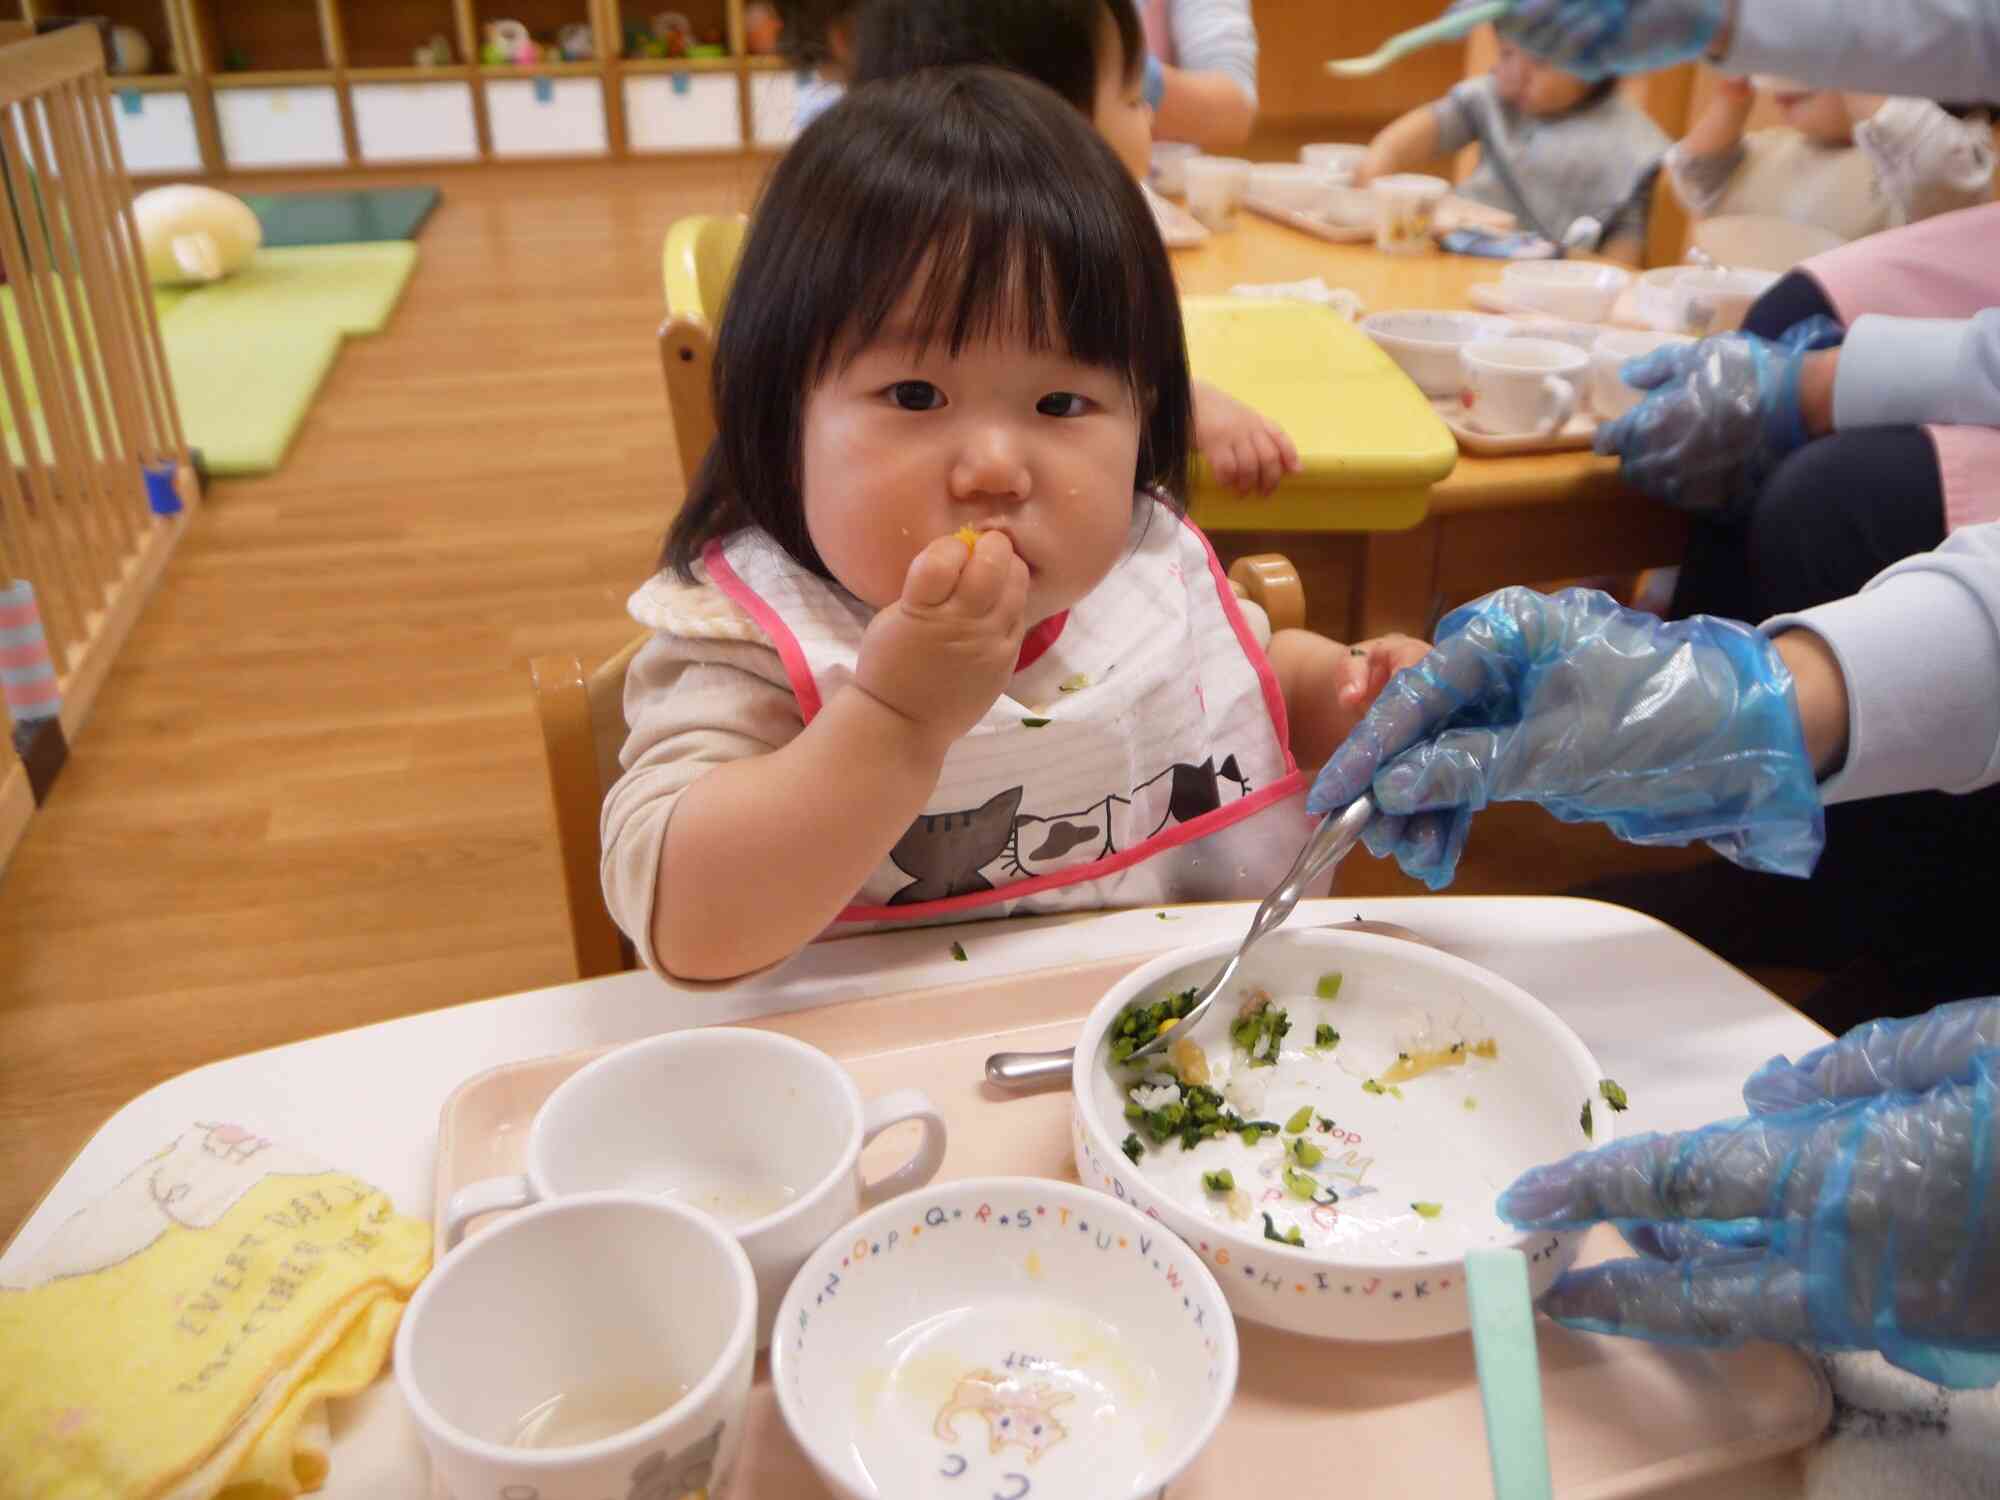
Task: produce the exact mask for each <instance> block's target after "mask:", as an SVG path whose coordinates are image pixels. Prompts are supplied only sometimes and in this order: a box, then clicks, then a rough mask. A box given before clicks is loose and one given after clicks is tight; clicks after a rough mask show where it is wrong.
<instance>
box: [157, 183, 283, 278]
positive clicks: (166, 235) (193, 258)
mask: <svg viewBox="0 0 2000 1500" xmlns="http://www.w3.org/2000/svg"><path fill="white" fill-rule="evenodd" d="M132 217H133V219H134V220H135V222H136V223H137V224H138V226H139V248H140V251H141V253H142V254H143V255H144V256H145V258H146V275H147V277H148V278H149V279H150V280H151V281H152V282H153V284H154V285H156V286H172V285H175V284H177V283H180V284H185V283H191V282H209V281H220V280H222V278H223V277H225V276H227V275H229V274H230V273H231V272H232V271H240V270H241V269H242V268H243V267H244V266H246V265H248V264H249V263H250V257H251V256H253V255H255V254H256V253H257V247H258V246H259V245H261V244H263V243H264V226H263V225H261V224H259V223H258V222H257V216H256V215H255V214H253V213H252V212H250V208H249V205H247V204H246V203H244V201H243V200H242V199H241V198H237V197H233V196H231V195H230V194H228V193H223V192H218V191H216V190H215V189H214V188H205V187H160V188H151V189H149V190H147V191H146V192H143V193H141V194H140V195H139V196H138V197H136V198H134V199H133V200H132Z"/></svg>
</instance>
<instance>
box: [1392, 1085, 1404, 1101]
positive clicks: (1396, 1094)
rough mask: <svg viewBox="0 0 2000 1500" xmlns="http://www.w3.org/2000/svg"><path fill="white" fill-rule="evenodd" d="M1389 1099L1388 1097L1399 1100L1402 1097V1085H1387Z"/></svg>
mask: <svg viewBox="0 0 2000 1500" xmlns="http://www.w3.org/2000/svg"><path fill="white" fill-rule="evenodd" d="M1389 1097H1390V1098H1392V1099H1400V1098H1402V1097H1403V1086H1402V1085H1401V1084H1400V1083H1392V1084H1390V1085H1389Z"/></svg>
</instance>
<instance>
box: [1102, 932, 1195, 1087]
mask: <svg viewBox="0 0 2000 1500" xmlns="http://www.w3.org/2000/svg"><path fill="white" fill-rule="evenodd" d="M1160 915H1161V916H1162V917H1164V916H1165V915H1166V913H1164V912H1162V913H1161V914H1160ZM1194 996H1195V992H1194V990H1193V988H1192V987H1190V988H1188V989H1184V990H1177V991H1175V992H1174V993H1173V994H1170V995H1166V996H1164V997H1162V998H1161V999H1158V1000H1155V1001H1153V1002H1152V1003H1151V1004H1150V1005H1149V1004H1147V1003H1145V1002H1144V1001H1137V1000H1135V1001H1134V1002H1133V1003H1132V1004H1130V1005H1128V1006H1126V1007H1125V1010H1124V1013H1123V1014H1121V1015H1120V1016H1119V1017H1118V1019H1117V1021H1115V1022H1114V1023H1113V1024H1112V1027H1111V1061H1112V1062H1114V1063H1122V1062H1125V1061H1127V1060H1128V1059H1129V1058H1130V1057H1131V1056H1132V1054H1133V1053H1134V1052H1137V1051H1138V1050H1139V1049H1140V1048H1141V1047H1143V1046H1145V1045H1146V1044H1147V1043H1148V1042H1150V1041H1152V1040H1153V1038H1154V1037H1156V1036H1158V1035H1159V1034H1160V1033H1161V1032H1162V1031H1165V1030H1167V1029H1168V1026H1169V1023H1171V1022H1177V1021H1180V1020H1182V1019H1183V1018H1184V1017H1185V1016H1186V1015H1187V1013H1188V1012H1189V1011H1191V1010H1193V1009H1194Z"/></svg>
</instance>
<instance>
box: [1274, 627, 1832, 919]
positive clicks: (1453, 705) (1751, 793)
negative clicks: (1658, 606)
mask: <svg viewBox="0 0 2000 1500" xmlns="http://www.w3.org/2000/svg"><path fill="white" fill-rule="evenodd" d="M1371 787H1372V788H1373V790H1374V793H1375V800H1376V802H1377V803H1378V804H1379V805H1380V806H1381V808H1382V811H1383V813H1384V814H1385V815H1386V816H1384V817H1381V818H1378V819H1377V820H1376V821H1375V823H1373V824H1371V825H1370V827H1369V829H1368V831H1367V839H1368V846H1369V848H1370V849H1371V850H1373V851H1374V852H1375V853H1376V854H1377V855H1384V854H1388V853H1391V852H1393V853H1394V854H1395V856H1396V859H1397V862H1398V863H1399V864H1401V865H1402V867H1403V869H1404V870H1405V871H1406V872H1407V873H1409V874H1411V875H1413V876H1415V877H1416V878H1418V879H1419V880H1422V881H1424V882H1425V883H1426V884H1427V885H1429V886H1430V887H1431V889H1433V890H1437V889H1439V888H1441V887H1443V886H1445V885H1448V884H1450V883H1451V878H1452V875H1453V873H1454V871H1455V870H1456V869H1457V865H1458V856H1459V853H1460V851H1461V850H1462V849H1463V848H1464V846H1465V834H1466V828H1467V825H1468V824H1469V822H1470V820H1471V816H1472V814H1473V813H1475V812H1477V811H1478V810H1479V809H1481V808H1483V807H1485V806H1486V804H1487V803H1489V802H1535V803H1539V804H1540V805H1541V806H1543V807H1544V808H1546V809H1548V811H1549V812H1551V813H1553V814H1554V815H1555V816H1556V817H1558V818H1561V819H1563V821H1565V822H1569V823H1581V822H1594V823H1603V824H1606V825H1607V826H1608V827H1610V829H1611V831H1612V832H1614V833H1616V834H1617V835H1618V836H1619V837H1620V838H1622V839H1625V840H1626V841H1627V842H1629V843H1635V844H1686V843H1690V842H1692V841H1694V840H1696V839H1705V840H1707V842H1708V843H1709V845H1710V846H1711V847H1712V848H1714V849H1716V850H1718V851H1719V852H1721V853H1722V854H1724V855H1727V856H1728V857H1729V858H1730V859H1733V860H1735V861H1736V863H1738V864H1740V865H1744V866H1746V867H1748V868H1750V869H1753V870H1769V871H1774V872H1777V873H1781V874H1787V875H1805V874H1807V873H1809V872H1810V871H1811V869H1812V867H1813V863H1814V861H1815V860H1817V859H1818V857H1819V850H1820V845H1821V844H1822V843H1823V842H1824V840H1825V822H1824V817H1823V815H1822V812H1821V809H1820V801H1819V790H1818V786H1817V782H1816V779H1815V777H1814V775H1813V768H1812V764H1811V762H1810V761H1809V760H1808V759H1807V758H1806V750H1805V739H1804V732H1803V730H1802V729H1801V727H1800V724H1799V713H1798V704H1797V702H1796V700H1795V698H1794V696H1793V692H1792V677H1791V673H1790V672H1789V671H1788V670H1786V667H1785V664H1784V661H1783V659H1782V658H1781V657H1779V655H1778V654H1777V652H1776V651H1775V650H1774V649H1773V648H1772V646H1771V643H1770V642H1769V641H1767V640H1766V639H1765V638H1764V637H1763V636H1761V635H1760V634H1758V633H1757V632H1756V631H1754V630H1752V629H1750V628H1749V627H1748V626H1744V625H1738V624H1734V623H1733V622H1731V621H1728V620H1718V619H1713V618H1711V617H1708V616H1697V617H1696V618H1694V619H1691V620H1682V621H1677V622H1675V623H1672V624H1668V623H1666V622H1664V621H1661V620H1659V619H1657V618H1655V617H1654V616H1652V615H1645V614H1639V613H1637V612H1635V611H1632V610H1627V609H1621V608H1620V607H1619V606H1618V604H1617V603H1616V602H1615V601H1614V600H1613V599H1612V598H1611V597H1610V596H1609V595H1608V594H1601V593H1597V592H1594V591H1592V590H1587V589H1568V590H1565V591H1564V592H1562V593H1560V594H1554V595H1547V594H1538V593H1535V592H1534V591H1533V590H1532V589H1522V588H1510V589H1502V590H1500V591H1499V592H1498V593H1496V594H1489V595H1487V597H1486V598H1484V599H1481V600H1479V601H1477V602H1476V603H1473V604H1468V605H1466V606H1465V607H1464V608H1462V609H1457V610H1454V611H1453V612H1452V613H1451V614H1449V615H1447V616H1446V617H1445V619H1444V621H1443V623H1442V624H1440V625H1439V627H1438V639H1437V646H1436V648H1435V649H1434V650H1433V651H1432V652H1431V654H1430V655H1429V656H1427V657H1425V658H1424V659H1423V660H1422V661H1421V662H1419V663H1417V665H1416V666H1414V667H1410V668H1408V669H1406V670H1405V671H1402V672H1399V673H1397V674H1396V676H1395V677H1393V678H1391V679H1390V681H1389V684H1388V686H1387V687H1385V688H1384V689H1383V690H1382V695H1381V696H1380V697H1379V698H1377V699H1376V700H1375V705H1374V707H1372V708H1371V709H1369V711H1368V713H1367V715H1366V716H1365V717H1364V718H1363V719H1362V721H1361V722H1360V723H1359V724H1358V725H1356V726H1355V729H1354V732H1353V733H1352V734H1350V735H1349V736H1348V737H1347V739H1346V741H1345V742H1344V743H1343V744H1342V745H1341V746H1340V748H1339V749H1338V750H1336V751H1335V752H1334V753H1333V755H1332V757H1331V758H1330V759H1329V760H1328V761H1327V763H1326V765H1325V766H1324V767H1323V768H1322V769H1321V771H1320V773H1319V777H1318V779H1317V780H1316V781H1314V783H1313V788H1312V792H1311V794H1310V796H1309V797H1308V798H1307V804H1306V805H1307V806H1308V807H1309V808H1310V809H1311V810H1312V811H1313V812H1315V813H1324V812H1328V811H1331V810H1332V809H1334V808H1338V807H1344V806H1346V805H1347V804H1348V803H1349V802H1351V801H1353V800H1354V799H1355V798H1356V797H1358V796H1360V795H1361V794H1362V793H1363V792H1365V791H1368V790H1369V789H1370V788H1371Z"/></svg>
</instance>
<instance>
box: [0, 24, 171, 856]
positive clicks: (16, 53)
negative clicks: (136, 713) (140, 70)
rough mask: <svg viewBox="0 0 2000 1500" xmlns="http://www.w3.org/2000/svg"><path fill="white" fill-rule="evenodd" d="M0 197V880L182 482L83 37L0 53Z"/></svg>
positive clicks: (135, 599)
mask: <svg viewBox="0 0 2000 1500" xmlns="http://www.w3.org/2000/svg"><path fill="white" fill-rule="evenodd" d="M9 31H16V29H15V28H4V29H0V42H5V41H6V40H7V33H8V32H9ZM0 188H4V191H5V194H6V199H7V215H6V218H5V220H4V222H0V271H4V272H5V278H6V282H5V286H4V287H0V313H4V318H0V323H4V327H0V427H4V429H5V434H4V435H5V439H6V444H7V450H8V451H7V460H8V461H7V462H6V463H3V464H0V679H4V681H5V683H6V686H7V695H6V696H7V701H8V706H9V723H10V727H11V731H12V732H11V734H10V736H9V743H8V744H6V745H5V746H0V865H4V863H5V861H6V859H7V857H8V856H9V855H10V854H11V853H12V852H13V849H14V847H15V845H16V844H17V843H18V842H19V840H20V837H21V834H22V833H23V831H24V830H25V829H26V827H27V823H28V820H29V819H30V817H31V816H32V814H33V812H34V808H35V806H36V804H37V802H38V801H39V800H40V799H41V798H42V797H43V796H45V795H46V793H47V790H48V786H49V784H50V782H51V781H52V780H53V777H54V774H55V772H56V770H58V769H59V768H60V766H61V764H62V761H63V759H64V756H65V754H66V748H67V744H68V743H69V742H70V741H71V740H73V739H74V738H75V736H76V733H77V730H78V729H79V728H80V727H81V725H82V723H83V720H84V718H85V717H86V716H87V715H88V713H89V711H90V706H91V703H92V701H93V700H94V699H95V697H96V695H97V691H98V689H99V687H101V686H102V684H103V681H104V678H105V675H106V673H107V672H108V671H109V669H110V664H111V661H112V659H113V658H114V657H115V655H116V654H117V652H118V649H119V647H120V645H121V644H122V643H123V641H124V639H125V637H126V635H127V634H128V633H129V632H130V630H131V627H132V623H133V621H134V620H135V618H136V617H137V615H138V612H139V609H140V607H141V605H142V604H143V603H144V602H145V599H146V597H147V595H148V594H149V593H150V592H151V590H152V588H153V585H154V583H155V582H156V581H157V580H158V578H159V575H160V572H161V569H162V568H163V567H164V566H165V563H166V560H167V557H168V556H169V554H170V553H171V552H172V551H173V548H174V545H175V544H176V542H177V541H178V540H179V538H180V534H181V532H182V530H183V529H184V528H185V526H186V524H187V519H188V508H189V507H190V506H192V505H193V504H194V502H195V500H196V486H195V484H194V482H193V471H192V469H191V467H190V466H189V462H188V448H187V440H186V438H185V436H184V435H183V433H182V431H181V424H180V413H179V411H178V409H177V408H176V406H175V404H174V393H173V386H172V384H171V382H170V380H169V377H168V371H167V359H166V350H165V347H164V346H163V345H162V343H161V341H160V329H159V321H158V318H157V316H156V314H155V310H154V306H153V297H152V290H151V288H150V286H149V285H148V284H147V280H146V275H145V269H144V263H143V260H142V259H141V255H140V250H139V240H138V234H137V230H136V228H135V226H134V224H133V220H132V211H131V210H132V189H131V185H130V183H129V181H128V180H127V178H126V175H125V166H124V162H123V160H122V158H121V157H120V155H119V149H118V137H117V134H116V132H115V130H114V128H113V125H112V117H111V96H110V93H109V91H108V89H107V87H106V84H105V74H104V53H103V46H102V41H101V38H100V35H99V33H98V31H97V29H96V28H95V27H92V26H75V27H70V28H67V29H64V30H61V31H55V32H51V33H50V34H48V35H46V36H40V37H34V38H32V39H29V40H18V41H13V42H12V44H10V45H0ZM23 583H25V584H26V585H28V586H30V587H29V588H23V587H21V585H22V584H23ZM30 590H31V591H32V600H33V609H32V611H30V610H29V609H27V608H26V607H25V606H24V603H23V601H24V600H26V599H28V598H29V597H30ZM35 617H38V618H35ZM41 643H45V646H46V655H45V656H44V655H43V654H42V652H41Z"/></svg>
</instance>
